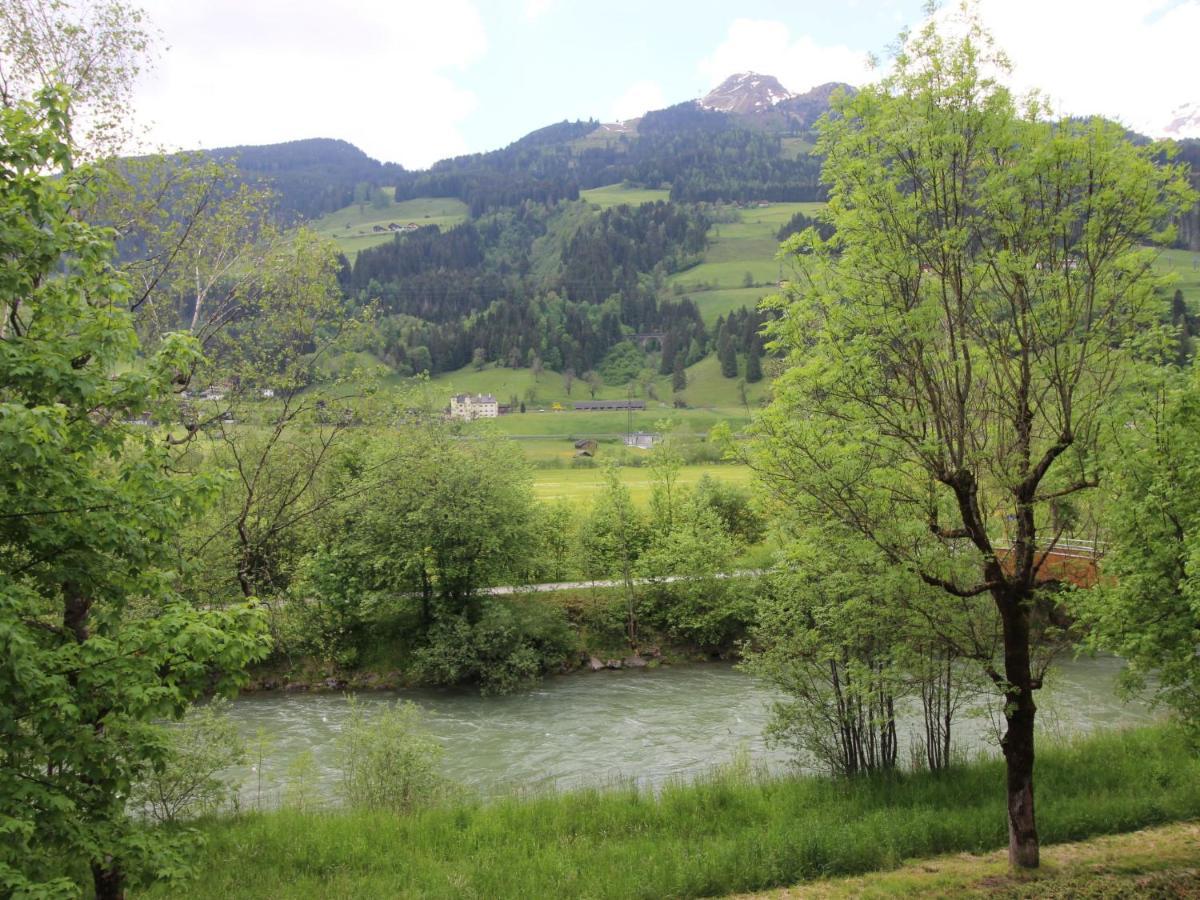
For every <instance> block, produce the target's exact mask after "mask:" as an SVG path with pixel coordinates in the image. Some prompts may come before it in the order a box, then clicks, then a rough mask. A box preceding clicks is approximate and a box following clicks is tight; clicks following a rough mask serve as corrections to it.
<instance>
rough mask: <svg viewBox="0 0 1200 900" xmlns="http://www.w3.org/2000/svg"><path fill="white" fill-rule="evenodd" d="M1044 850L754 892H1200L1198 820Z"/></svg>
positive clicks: (775, 897)
mask: <svg viewBox="0 0 1200 900" xmlns="http://www.w3.org/2000/svg"><path fill="white" fill-rule="evenodd" d="M1041 856H1042V860H1041V862H1042V864H1041V867H1040V868H1039V869H1038V870H1037V871H1034V872H1014V871H1013V870H1012V869H1011V868H1010V867H1009V865H1008V859H1007V854H1006V853H1004V852H994V853H988V854H985V855H981V854H965V853H957V854H954V855H945V856H940V857H934V858H932V859H928V858H926V859H917V860H913V861H911V862H909V863H906V864H905V865H903V866H901V867H900V868H898V869H895V870H893V871H890V872H876V873H872V874H870V875H863V876H859V877H857V878H830V879H824V880H821V881H818V882H814V883H809V884H806V885H803V886H801V887H798V888H796V889H795V890H788V891H786V892H784V893H780V892H779V891H770V892H766V893H763V894H758V895H754V896H756V897H762V898H764V900H765V898H772V900H785V898H788V900H790V898H800V897H808V898H818V897H819V898H822V900H833V898H842V897H854V898H862V897H920V898H922V900H930V898H954V900H958V898H961V897H991V898H993V900H995V898H1001V897H1004V898H1014V900H1015V898H1019V897H1035V896H1036V897H1038V898H1040V900H1051V898H1060V900H1077V898H1082V897H1093V898H1099V897H1108V898H1117V897H1128V898H1133V897H1197V896H1200V824H1197V823H1195V822H1184V823H1179V824H1175V825H1163V826H1159V827H1157V828H1147V829H1143V830H1141V831H1135V832H1132V833H1129V834H1118V835H1105V836H1103V837H1097V838H1091V839H1090V840H1085V841H1075V842H1071V843H1065V844H1051V845H1049V846H1043V847H1042V854H1041Z"/></svg>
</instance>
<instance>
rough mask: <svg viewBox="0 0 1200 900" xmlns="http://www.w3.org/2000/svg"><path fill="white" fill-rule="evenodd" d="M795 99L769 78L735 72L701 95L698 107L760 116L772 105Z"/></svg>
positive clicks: (751, 73) (772, 78) (767, 76)
mask: <svg viewBox="0 0 1200 900" xmlns="http://www.w3.org/2000/svg"><path fill="white" fill-rule="evenodd" d="M795 96H796V95H795V94H793V93H792V92H791V91H789V90H788V89H787V88H785V87H784V86H783V85H782V84H780V83H779V79H777V78H776V77H775V76H773V75H760V74H759V73H757V72H738V73H737V74H736V75H730V76H729V77H728V78H726V79H725V80H724V81H722V82H721V83H720V84H719V85H717V86H716V87H715V88H713V89H712V90H711V91H709V92H708V93H707V94H705V95H704V97H703V99H701V101H700V105H701V106H703V107H704V108H705V109H715V110H719V111H720V112H726V113H735V114H739V115H745V114H747V113H755V112H764V111H766V110H768V109H770V108H771V107H773V106H774V105H775V104H777V103H779V102H781V101H783V100H790V99H792V98H793V97H795Z"/></svg>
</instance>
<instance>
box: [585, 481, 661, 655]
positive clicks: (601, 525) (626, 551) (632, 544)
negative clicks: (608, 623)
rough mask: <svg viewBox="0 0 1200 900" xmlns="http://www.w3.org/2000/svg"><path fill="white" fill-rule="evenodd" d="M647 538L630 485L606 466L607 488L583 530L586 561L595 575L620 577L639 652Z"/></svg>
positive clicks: (628, 620)
mask: <svg viewBox="0 0 1200 900" xmlns="http://www.w3.org/2000/svg"><path fill="white" fill-rule="evenodd" d="M647 540H648V532H647V528H646V523H645V521H644V519H643V518H642V516H641V514H640V513H638V511H637V508H636V507H635V506H634V505H633V498H632V497H631V496H630V494H629V488H627V487H626V486H625V484H624V483H623V482H622V481H621V475H620V473H619V472H618V471H617V469H616V467H615V466H611V465H609V466H606V467H605V469H604V489H603V490H602V491H601V492H600V494H599V495H598V496H597V498H596V502H595V505H594V506H593V507H592V514H591V516H590V517H589V519H588V521H587V524H586V525H585V526H584V529H583V541H582V543H583V547H582V553H583V561H584V567H585V569H586V572H587V575H588V576H589V577H591V578H612V577H616V578H619V579H620V581H621V585H622V589H623V593H624V595H625V611H626V622H625V625H626V637H627V639H628V640H629V646H630V648H631V649H633V650H635V651H636V650H637V648H638V619H637V597H636V595H635V592H634V570H635V565H636V563H637V560H638V557H639V556H640V555H641V553H642V551H643V550H644V549H645V548H646V544H647Z"/></svg>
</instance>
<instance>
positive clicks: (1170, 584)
mask: <svg viewBox="0 0 1200 900" xmlns="http://www.w3.org/2000/svg"><path fill="white" fill-rule="evenodd" d="M1168 352H1169V351H1168ZM1151 377H1152V378H1153V380H1154V381H1155V382H1157V383H1156V384H1153V385H1152V389H1151V390H1149V391H1146V392H1145V393H1144V394H1142V395H1140V396H1138V397H1137V400H1138V402H1136V403H1134V404H1133V406H1132V408H1130V409H1127V410H1125V415H1124V416H1123V417H1122V418H1123V420H1124V422H1123V424H1124V425H1125V427H1122V428H1119V429H1116V430H1115V433H1114V439H1113V446H1112V452H1111V454H1110V465H1109V469H1108V471H1109V474H1110V478H1109V480H1108V481H1107V484H1106V487H1107V491H1106V494H1107V496H1106V497H1105V501H1106V502H1105V507H1104V510H1105V522H1106V525H1107V529H1106V530H1107V534H1108V537H1109V546H1108V547H1107V548H1106V552H1105V556H1104V560H1103V566H1102V572H1103V574H1104V578H1103V579H1102V581H1101V583H1100V584H1099V585H1098V586H1097V587H1096V588H1094V589H1093V590H1091V591H1086V592H1079V597H1078V599H1077V601H1076V602H1075V604H1074V607H1073V608H1074V610H1075V612H1076V613H1077V614H1078V615H1079V616H1080V617H1081V618H1082V619H1083V621H1084V622H1085V623H1086V624H1087V625H1088V626H1089V629H1088V634H1089V639H1090V641H1091V642H1092V644H1093V646H1095V647H1097V648H1101V649H1105V650H1110V651H1112V652H1114V653H1118V654H1120V655H1121V656H1122V657H1124V658H1125V659H1126V660H1128V662H1129V668H1128V669H1127V670H1126V671H1125V672H1124V673H1123V674H1122V677H1123V678H1124V680H1125V683H1126V685H1127V686H1128V687H1130V688H1133V689H1140V688H1145V687H1146V686H1147V685H1148V684H1152V685H1153V693H1154V696H1155V698H1156V699H1157V700H1159V701H1160V702H1163V703H1165V704H1166V705H1167V706H1168V707H1169V708H1170V709H1172V710H1173V711H1174V712H1175V713H1176V714H1178V715H1179V717H1180V718H1181V719H1182V720H1183V721H1184V723H1185V724H1186V725H1187V726H1188V727H1189V728H1191V729H1192V730H1193V731H1195V730H1200V658H1198V657H1197V655H1196V644H1197V623H1198V622H1200V614H1198V610H1200V593H1198V587H1200V586H1198V585H1197V582H1196V578H1195V575H1194V571H1195V566H1196V564H1197V561H1198V560H1200V497H1198V496H1197V494H1196V490H1195V485H1196V478H1197V477H1200V371H1198V370H1191V371H1185V372H1179V371H1178V370H1172V369H1161V370H1159V371H1157V372H1156V373H1154V374H1153V375H1152V376H1151Z"/></svg>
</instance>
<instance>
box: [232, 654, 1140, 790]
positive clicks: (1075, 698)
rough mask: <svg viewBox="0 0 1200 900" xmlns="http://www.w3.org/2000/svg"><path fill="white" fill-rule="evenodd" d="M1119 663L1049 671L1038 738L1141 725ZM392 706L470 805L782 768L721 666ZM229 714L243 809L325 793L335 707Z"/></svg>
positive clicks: (1099, 661)
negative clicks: (300, 792)
mask: <svg viewBox="0 0 1200 900" xmlns="http://www.w3.org/2000/svg"><path fill="white" fill-rule="evenodd" d="M1121 665H1122V664H1121V662H1120V660H1117V659H1113V658H1111V657H1109V658H1105V657H1100V658H1085V659H1079V660H1066V661H1063V662H1061V663H1059V664H1057V665H1056V666H1055V668H1054V669H1053V670H1052V672H1051V676H1050V677H1049V678H1048V679H1047V687H1046V689H1044V690H1043V691H1041V692H1040V693H1039V696H1038V706H1039V713H1038V717H1039V723H1040V725H1041V730H1042V734H1044V735H1047V736H1050V737H1065V736H1068V735H1071V734H1078V733H1084V732H1088V731H1092V730H1096V729H1103V728H1112V727H1119V726H1127V725H1138V724H1144V723H1148V722H1151V721H1153V720H1154V718H1155V714H1154V713H1152V712H1151V711H1150V710H1149V709H1148V708H1147V707H1146V706H1145V705H1144V704H1141V703H1125V702H1124V701H1122V700H1121V699H1120V698H1119V697H1118V696H1117V694H1116V690H1115V682H1116V677H1117V674H1118V672H1119V671H1120V669H1121ZM397 699H401V700H411V701H413V702H415V703H417V704H418V705H420V706H421V707H422V708H423V710H424V711H425V716H426V721H427V724H428V727H429V728H430V730H431V731H432V732H433V734H434V735H435V736H436V737H437V738H438V739H439V740H440V742H441V743H442V745H443V747H444V748H445V755H444V758H443V767H444V771H445V774H446V775H447V776H449V777H450V778H451V779H453V780H455V781H457V782H459V783H461V784H464V785H466V786H468V787H469V788H471V789H473V790H475V791H477V792H479V793H481V794H484V795H494V794H498V793H504V792H509V791H514V790H528V789H534V790H544V789H554V788H557V789H568V788H572V787H580V786H585V785H603V784H612V783H615V782H621V781H625V782H627V781H634V782H637V783H639V784H643V785H651V786H652V785H657V784H661V783H662V782H663V781H665V780H667V779H670V778H682V779H687V778H690V777H695V776H696V775H699V774H702V773H703V772H705V771H707V770H710V769H712V768H713V767H714V766H718V765H721V764H723V763H728V762H730V761H731V760H732V759H733V758H734V757H735V756H737V755H742V754H745V755H747V756H748V757H749V760H750V762H751V763H753V764H755V765H756V766H761V767H765V768H767V769H770V770H774V771H782V770H785V769H787V768H788V767H790V766H795V765H796V759H795V755H794V753H792V752H790V751H789V750H787V749H785V748H771V747H768V746H767V744H766V741H765V739H764V734H763V733H764V730H765V727H766V725H767V722H768V720H769V717H770V711H771V704H772V702H773V701H775V700H776V699H778V695H777V694H775V693H774V692H773V691H771V690H769V689H768V688H766V687H765V686H764V685H763V684H761V683H760V682H758V681H756V680H755V679H753V678H751V677H750V676H748V675H745V674H743V673H741V672H739V671H737V670H735V669H734V668H733V667H732V666H729V665H724V664H702V665H687V666H664V667H662V668H660V669H656V670H649V671H648V670H623V671H603V672H596V673H579V674H575V675H570V676H563V677H554V678H547V679H546V680H545V681H544V682H543V683H542V684H541V685H540V686H539V687H537V688H535V689H534V690H532V691H529V692H527V693H522V694H516V695H513V696H507V697H480V696H479V695H478V693H476V692H473V691H469V690H432V689H413V690H404V691H396V692H390V691H388V692H377V693H364V694H361V695H359V701H360V702H361V703H362V704H364V705H366V706H367V708H368V711H369V710H370V708H371V707H372V706H374V705H376V704H383V703H389V702H393V701H395V700H397ZM230 713H231V715H232V716H233V718H234V720H235V721H236V722H237V725H238V728H239V730H240V731H241V732H242V734H243V735H244V736H245V737H246V738H247V739H248V740H250V742H251V745H252V754H251V755H252V757H253V759H252V761H251V764H248V765H246V766H244V767H241V768H239V769H238V770H236V771H234V772H233V773H231V774H232V775H233V777H235V778H238V779H240V780H241V783H242V797H241V800H242V803H243V805H260V804H261V805H274V804H275V803H276V802H278V801H279V798H280V796H281V794H282V792H283V791H284V789H285V788H284V785H285V783H287V781H288V779H289V778H291V779H293V780H294V779H296V778H298V777H300V776H299V771H300V770H301V768H302V767H301V766H300V765H298V763H297V760H300V759H303V760H305V761H310V764H309V765H308V769H309V771H308V774H307V776H306V777H307V778H308V779H309V780H310V781H311V782H312V785H311V787H313V788H314V789H315V791H316V793H317V794H319V795H321V796H323V797H331V796H332V795H333V793H334V789H335V785H336V780H337V754H336V750H335V740H336V737H337V734H338V730H339V728H340V726H341V723H342V722H343V721H344V719H345V716H346V713H347V701H346V698H345V697H343V696H341V695H339V694H307V695H306V694H286V695H285V694H251V695H247V696H244V697H241V698H239V699H237V700H235V701H233V703H231V705H230ZM915 724H916V722H915V720H912V719H911V718H910V719H908V720H906V721H902V723H901V731H902V736H901V754H902V757H903V758H904V759H905V760H906V759H907V752H906V751H907V749H908V745H909V738H908V736H907V734H906V732H907V731H908V730H909V729H910V728H911V727H912V726H913V725H915ZM955 729H956V732H955V733H956V737H957V743H958V744H959V745H960V748H961V750H962V751H964V752H965V753H967V754H975V753H979V752H981V751H995V750H996V749H997V748H996V744H995V738H994V730H993V726H992V724H991V718H990V717H989V716H988V715H987V714H986V713H985V712H983V711H982V710H978V711H977V713H976V714H975V715H971V716H966V717H962V718H960V720H959V721H958V723H957V724H956V726H955ZM258 743H262V744H263V745H264V750H263V752H262V753H261V755H260V754H259V752H258V749H257V747H256V746H255V745H256V744H258ZM306 751H307V753H306ZM308 754H311V756H309V755H308Z"/></svg>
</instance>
